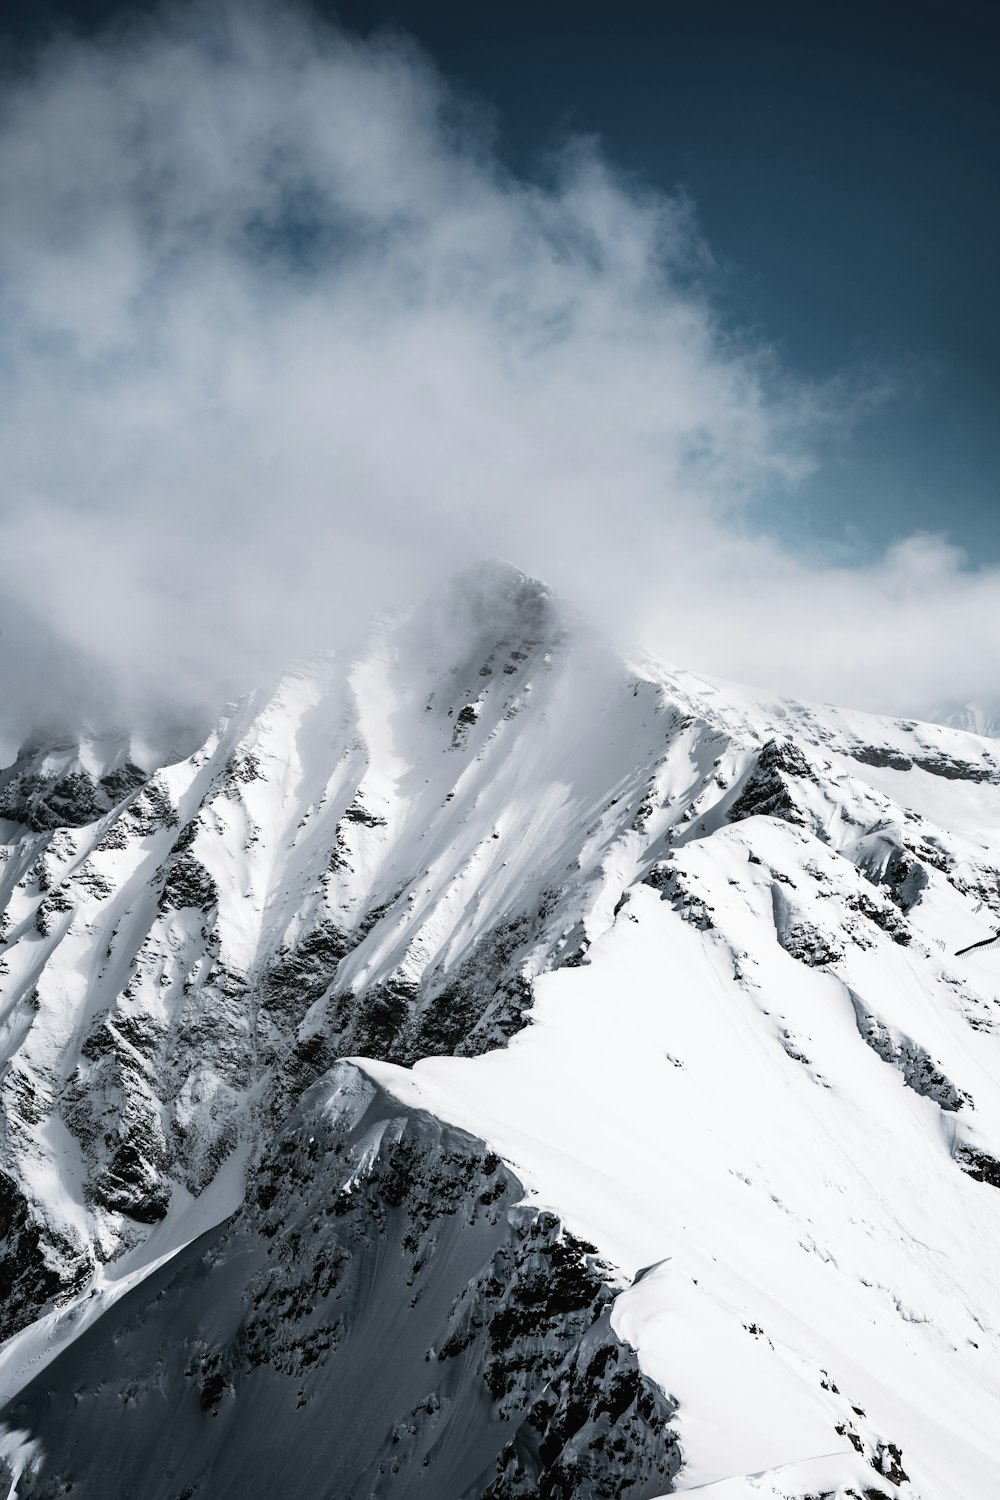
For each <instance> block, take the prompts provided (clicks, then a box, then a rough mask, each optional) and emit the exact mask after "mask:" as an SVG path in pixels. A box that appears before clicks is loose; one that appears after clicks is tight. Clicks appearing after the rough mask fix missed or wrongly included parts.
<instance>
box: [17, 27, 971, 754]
mask: <svg viewBox="0 0 1000 1500" xmlns="http://www.w3.org/2000/svg"><path fill="white" fill-rule="evenodd" d="M494 138H495V122H494V121H493V120H492V119H491V117H490V116H489V114H488V112H487V111H486V110H485V109H484V108H482V107H480V106H477V105H476V103H475V102H474V101H472V102H470V101H469V100H467V99H464V98H459V97H457V96H456V94H455V92H454V91H453V90H452V89H450V88H449V86H447V85H446V84H445V83H444V82H443V81H442V80H441V78H440V77H439V76H438V74H437V73H436V71H435V68H434V65H433V63H432V61H430V60H429V59H428V58H427V57H425V56H423V55H422V54H421V53H420V52H419V51H418V50H417V48H416V47H415V46H414V45H413V44H412V43H410V42H408V41H406V40H405V39H401V38H399V37H386V36H379V37H376V38H374V39H372V40H360V39H358V38H357V37H353V36H351V35H348V34H346V33H344V32H343V31H340V30H337V29H335V28H334V27H332V26H330V25H329V24H327V23H325V22H321V21H320V20H318V19H317V18H316V17H315V16H313V15H312V14H311V13H309V12H308V11H307V10H305V9H302V10H295V9H294V8H292V9H290V8H288V7H283V8H282V13H281V15H280V17H279V16H277V15H275V14H274V13H273V12H271V11H269V10H268V9H266V8H265V7H263V6H249V7H247V6H236V5H223V6H215V7H208V6H197V5H195V6H190V7H188V6H181V7H165V8H163V9H161V10H159V11H157V12H153V13H151V14H150V15H148V16H145V17H143V18H141V19H137V20H134V21H133V22H131V23H130V24H129V25H128V26H127V27H118V28H111V29H108V30H106V31H105V32H103V33H99V34H97V36H96V37H95V38H93V39H91V40H88V41H82V40H76V39H72V38H68V37H63V38H60V39H57V40H56V41H55V42H53V43H52V44H51V45H50V46H49V47H48V48H47V49H44V50H43V51H42V52H41V53H40V54H39V56H38V58H37V60H36V61H35V63H34V65H33V66H32V68H31V69H30V71H29V72H27V73H26V74H24V75H23V76H19V77H16V78H12V79H10V80H9V82H8V87H7V91H6V95H5V100H4V105H3V110H2V114H0V201H2V202H3V204H4V213H3V215H2V216H0V330H2V331H0V394H2V397H3V400H2V402H0V464H2V468H3V473H4V476H5V487H4V493H3V497H2V500H0V556H2V558H3V572H2V598H0V631H2V634H0V693H2V699H3V704H4V712H3V725H2V732H3V736H4V739H5V743H6V745H7V747H8V753H12V747H15V746H16V744H17V743H19V742H20V740H21V739H22V738H23V736H24V735H25V734H27V733H29V732H32V731H33V729H34V728H35V726H37V725H38V724H39V723H40V722H46V721H51V720H52V719H53V717H54V718H55V719H56V720H57V721H62V722H64V723H65V722H87V723H94V724H98V725H107V724H108V723H112V722H114V723H121V724H127V725H129V726H134V725H136V724H142V723H145V722H147V721H149V722H156V723H164V722H165V723H168V724H172V723H175V722H179V721H184V720H187V721H198V722H201V721H202V720H203V718H204V716H205V715H206V714H208V713H213V712H214V711H215V710H216V708H217V706H218V704H219V703H220V702H222V701H225V700H226V699H227V698H229V697H232V696H234V695H238V694H239V693H241V692H243V691H245V690H246V689H247V688H248V687H249V686H252V685H253V684H255V683H258V682H260V681H262V680H268V679H270V678H271V677H273V675H274V674H275V673H276V672H278V671H280V670H281V668H282V667H283V666H284V665H285V664H286V663H287V662H288V661H290V660H293V659H295V658H296V657H298V656H300V655H301V654H302V653H303V652H308V651H311V650H316V649H326V648H329V647H339V646H341V645H342V644H343V642H345V641H346V640H349V639H352V638H354V637H356V635H357V633H358V631H359V629H361V628H363V625H364V622H365V621H367V620H368V619H369V618H370V617H371V615H372V614H373V612H375V611H377V610H378V609H380V608H385V607H394V606H397V605H401V606H403V607H407V606H409V605H410V604H412V603H413V602H414V601H415V600H417V599H419V598H421V597H423V596H424V595H425V594H426V593H427V592H428V591H429V590H434V589H435V588H437V587H439V586H440V585H441V584H442V583H443V580H444V579H446V578H447V577H448V576H450V575H451V574H452V573H453V572H454V571H455V570H456V569H461V568H462V567H465V566H468V565H469V564H471V563H472V562H473V561H474V559H476V558H478V557H482V556H483V555H490V554H491V553H495V554H499V555H502V556H506V557H511V558H513V559H515V560H516V562H517V563H518V565H519V566H521V567H523V568H524V569H525V570H526V571H527V572H528V573H529V574H538V575H539V576H542V577H544V578H546V579H548V580H550V581H551V584H552V586H553V588H554V589H555V590H557V591H558V593H559V594H560V595H561V596H563V597H565V598H566V599H567V600H568V601H569V602H570V604H571V605H573V606H574V607H576V608H579V609H582V610H583V611H585V612H587V613H589V614H590V615H591V616H592V617H593V618H595V619H596V621H597V622H598V623H599V624H600V625H601V627H602V628H604V629H606V630H607V631H609V632H610V633H611V634H613V635H616V636H619V637H627V638H630V639H633V638H634V639H643V640H645V641H646V642H647V643H648V644H649V645H650V647H651V648H653V649H654V650H657V651H659V652H660V653H662V654H663V655H665V656H667V657H669V658H670V659H672V660H676V661H683V662H686V663H688V664H689V665H690V666H691V667H692V668H694V669H696V670H700V671H707V672H710V673H715V674H721V675H726V676H729V677H735V678H740V679H744V680H751V681H758V682H760V683H762V684H764V685H766V686H770V687H773V688H776V689H778V690H782V691H789V692H792V693H795V694H798V695H800V696H805V697H813V698H817V697H818V698H829V699H837V700H841V701H849V702H855V703H860V704H863V705H865V706H869V707H876V708H883V709H887V710H898V711H903V710H906V711H914V712H919V711H920V710H921V709H922V708H924V707H926V705H928V704H929V703H933V702H934V701H936V700H937V699H940V698H942V697H944V696H949V697H952V696H956V694H957V695H958V696H959V697H960V698H962V699H965V698H972V697H974V696H975V695H976V694H983V693H986V692H988V691H989V688H990V685H991V683H992V682H993V677H994V671H995V668H994V663H995V660H996V645H997V628H998V627H997V624H996V622H997V620H998V619H1000V612H998V610H997V608H996V605H997V602H998V593H1000V584H998V578H997V574H996V571H995V570H974V569H973V568H971V567H970V565H969V563H968V561H967V560H966V559H965V558H964V557H963V556H962V554H961V553H960V552H959V551H958V550H957V549H956V548H954V547H953V546H951V544H949V543H948V542H947V540H946V539H945V538H934V537H923V538H919V537H918V538H909V539H905V540H904V541H902V542H901V543H900V544H899V545H898V546H897V547H895V548H893V549H891V550H890V552H889V553H888V554H887V555H886V557H885V558H884V559H882V560H880V561H876V562H874V563H866V564H865V565H863V566H861V565H858V566H853V565H850V564H845V563H844V562H843V560H841V561H839V562H837V563H834V562H832V561H831V560H829V559H824V558H822V557H819V558H816V557H814V558H811V559H804V558H803V557H802V556H801V555H799V554H798V553H796V552H795V551H793V550H790V548H789V546H788V545H786V544H781V543H779V542H777V541H776V540H775V539H774V538H773V537H769V536H768V535H766V534H764V533H762V532H761V531H759V529H754V527H753V525H752V524H751V516H752V514H756V513H757V512H756V511H752V510H751V508H750V505H751V502H756V501H758V500H759V499H760V497H761V496H762V495H764V496H766V495H767V494H768V493H772V492H773V491H774V490H775V489H776V488H779V489H785V488H787V487H788V486H794V485H795V483H796V481H797V479H798V478H800V477H801V476H802V475H803V474H805V473H806V472H807V471H808V469H809V466H810V463H811V462H812V460H811V458H810V444H811V440H812V438H813V436H814V435H815V434H816V433H817V432H818V431H820V430H822V431H823V432H824V433H825V434H827V435H829V433H830V431H831V430H840V429H843V431H844V432H845V434H846V432H847V431H848V429H849V427H850V425H851V423H852V422H854V421H855V420H856V419H857V417H858V415H859V413H861V412H863V411H864V410H865V409H867V407H868V406H870V404H871V402H870V397H871V395H872V393H871V392H870V391H866V390H864V389H862V388H860V387H859V386H858V385H857V382H855V381H852V379H851V378H849V377H848V376H847V375H845V377H844V378H843V379H842V380H840V381H839V382H836V383H835V384H834V386H833V387H831V388H830V389H828V390H825V391H821V390H817V389H816V388H815V387H814V386H813V385H811V384H809V383H808V382H806V381H803V380H798V379H795V378H793V377H792V376H791V375H790V374H789V373H788V372H786V371H783V370H782V368H781V366H780V363H779V361H778V359H777V357H776V356H775V354H774V351H773V350H771V349H770V348H769V347H768V346H767V344H766V342H764V341H763V340H761V339H759V338H758V339H754V338H752V337H750V336H745V337H743V338H738V337H736V336H734V334H733V333H732V331H731V330H730V329H728V328H726V327H724V326H723V324H722V323H721V321H720V319H719V317H718V315H717V313H716V311H715V308H714V305H713V300H712V275H713V272H712V262H711V257H710V255H709V253H708V251H707V250H706V247H705V245H704V242H703V239H702V236H701V233H700V230H699V227H698V224H697V219H696V216H695V213H694V210H693V207H692V205H691V203H690V202H689V200H688V199H687V198H686V197H685V196H684V195H683V194H677V195H675V196H665V195H663V194H658V193H655V192H653V191H652V190H651V189H649V188H647V187H645V186H644V185H643V184H642V183H640V182H637V181H635V180H634V179H633V178H631V177H628V176H626V175H625V174H623V173H620V172H618V171H617V170H616V169H615V167H614V165H613V164H612V163H611V162H609V161H608V159H607V158H606V156H605V155H604V154H603V153H602V150H601V147H600V144H599V143H596V142H594V141H591V140H569V141H565V140H564V141H561V142H557V143H556V144H555V145H554V147H553V150H552V152H551V154H550V156H549V158H548V159H547V160H546V161H545V162H544V163H540V164H539V165H538V169H537V171H536V172H535V174H534V175H532V176H530V177H529V176H518V175H516V174H515V173H513V172H512V171H511V170H510V169H509V168H508V167H507V166H505V165H504V163H503V162H502V160H501V158H500V157H499V155H498V154H497V153H496V151H495V149H494V145H493V141H494ZM956 639H962V641H963V652H962V657H961V661H960V662H956V660H955V653H954V650H953V646H952V643H953V642H954V641H955V640H956ZM956 676H957V677H958V678H959V679H960V680H959V681H958V682H956V680H955V679H956Z"/></svg>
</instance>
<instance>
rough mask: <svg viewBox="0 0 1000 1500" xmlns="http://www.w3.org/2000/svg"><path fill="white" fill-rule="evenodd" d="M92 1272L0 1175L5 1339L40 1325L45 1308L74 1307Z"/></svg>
mask: <svg viewBox="0 0 1000 1500" xmlns="http://www.w3.org/2000/svg"><path fill="white" fill-rule="evenodd" d="M90 1270H91V1265H90V1261H89V1260H88V1259H87V1258H86V1257H85V1256H82V1255H80V1254H79V1253H78V1252H77V1251H76V1250H74V1248H73V1246H71V1245H69V1244H68V1243H67V1242H65V1241H63V1240H61V1239H58V1238H57V1237H56V1236H54V1235H53V1234H52V1231H51V1230H50V1229H48V1228H47V1227H44V1226H43V1225H41V1224H40V1223H39V1222H38V1221H37V1220H36V1219H35V1217H34V1215H33V1213H32V1210H31V1205H30V1204H29V1202H28V1200H27V1198H26V1197H25V1195H24V1193H23V1192H22V1191H21V1189H20V1188H19V1187H18V1185H17V1183H16V1182H14V1181H13V1179H12V1178H10V1177H9V1176H8V1175H7V1174H6V1173H5V1172H0V1307H2V1308H3V1325H2V1329H3V1337H4V1338H9V1337H10V1335H11V1334H12V1333H17V1331H18V1330H19V1329H21V1328H25V1327H27V1325H28V1324H29V1323H32V1322H34V1319H35V1318H36V1316H37V1308H38V1307H39V1305H43V1306H44V1305H45V1304H46V1303H48V1302H52V1303H55V1304H56V1305H58V1304H59V1303H62V1302H68V1301H69V1300H70V1299H71V1298H72V1297H74V1296H75V1295H76V1294H77V1292H79V1291H80V1290H81V1288H82V1287H83V1286H84V1284H85V1283H86V1281H87V1278H88V1276H89V1275H90Z"/></svg>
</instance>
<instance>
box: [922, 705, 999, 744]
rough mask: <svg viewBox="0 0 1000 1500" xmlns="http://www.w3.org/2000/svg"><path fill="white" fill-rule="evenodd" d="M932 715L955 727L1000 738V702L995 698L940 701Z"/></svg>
mask: <svg viewBox="0 0 1000 1500" xmlns="http://www.w3.org/2000/svg"><path fill="white" fill-rule="evenodd" d="M930 717H931V718H932V719H934V720H935V721H936V722H937V723H939V724H948V725H950V726H951V727H952V728H953V729H968V730H971V732H972V733H973V734H985V735H988V736H989V738H990V739H994V740H996V739H1000V702H998V701H997V700H996V699H995V698H986V699H983V698H980V699H974V700H972V702H970V703H940V704H938V705H937V707H936V708H935V709H934V711H933V712H932V713H931V715H930Z"/></svg>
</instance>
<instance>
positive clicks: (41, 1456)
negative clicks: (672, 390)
mask: <svg viewBox="0 0 1000 1500" xmlns="http://www.w3.org/2000/svg"><path fill="white" fill-rule="evenodd" d="M0 841H2V842H0V911H2V916H0V1049H2V1051H0V1059H2V1071H0V1333H2V1334H3V1336H4V1339H5V1342H4V1343H3V1345H2V1346H0V1399H2V1401H3V1402H4V1403H5V1404H4V1406H3V1409H2V1412H0V1423H2V1429H0V1480H2V1481H3V1483H4V1484H5V1485H6V1487H7V1489H8V1490H9V1493H10V1495H11V1497H12V1500H13V1497H17V1500H27V1497H39V1500H40V1497H50V1496H56V1495H63V1494H71V1495H74V1496H78V1497H81V1500H91V1497H92V1500H135V1497H137V1496H142V1497H143V1500H237V1497H257V1496H260V1497H264V1496H271V1495H275V1494H280V1495H282V1496H283V1497H287V1500H299V1497H301V1500H368V1497H376V1496H378V1497H391V1500H396V1497H399V1500H402V1497H406V1500H421V1497H426V1500H488V1497H489V1500H515V1497H517V1500H528V1497H542V1500H570V1497H580V1500H589V1497H594V1500H605V1497H607V1500H654V1497H658V1496H662V1495H665V1494H668V1493H672V1492H674V1491H675V1490H684V1489H693V1490H694V1489H696V1490H697V1491H698V1493H699V1495H705V1496H707V1497H710V1500H741V1497H751V1496H752V1497H755V1500H756V1497H766V1496H772V1497H787V1500H801V1497H805V1496H819V1495H823V1496H837V1497H840V1496H844V1497H846V1496H851V1495H853V1496H857V1497H862V1496H863V1497H866V1500H878V1497H891V1500H895V1497H897V1496H900V1497H913V1500H919V1497H923V1500H979V1497H980V1496H982V1497H983V1500H987V1497H992V1496H994V1495H995V1494H996V1493H997V1490H998V1487H1000V1440H998V1439H997V1437H996V1435H995V1427H996V1422H995V1412H996V1401H997V1397H998V1395H1000V1278H998V1276H997V1273H996V1271H995V1269H994V1258H993V1256H992V1254H991V1248H990V1247H991V1246H992V1245H994V1244H995V1243H996V1242H997V1239H998V1237H1000V1193H998V1192H997V1188H998V1187H1000V1082H998V1080H1000V1048H998V1040H997V1030H998V1026H1000V1000H998V993H1000V988H998V986H1000V953H998V952H997V951H995V950H993V949H990V948H977V949H973V950H972V951H969V952H968V953H965V954H962V955H960V956H956V955H957V954H958V951H959V950H960V949H963V948H968V947H969V946H970V945H974V944H977V943H979V942H980V941H981V940H983V939H987V938H989V937H990V936H991V935H992V934H993V933H994V932H995V931H996V930H997V929H998V928H1000V745H997V744H994V743H992V742H991V741H989V740H987V739H983V738H979V737H977V736H975V735H973V734H971V733H967V732H964V731H962V730H959V729H956V728H952V727H947V726H941V725H930V724H922V723H917V722H914V721H894V720H888V719H878V718H874V717H872V716H868V715H864V714H860V713H852V712H847V711H840V710H836V709H831V708H818V707H809V706H806V705H802V704H798V703H794V702H790V701H788V700H771V699H768V698H767V697H766V696H764V695H760V694H753V693H750V692H748V691H746V690H743V689H738V688H735V687H731V686H728V685H725V684H722V683H715V682H708V681H706V680H704V679H701V678H698V677H696V676H694V675H692V674H690V673H686V672H684V671H678V670H673V669H669V668H667V667H665V666H663V665H662V664H660V663H659V662H657V661H655V660H653V659H651V658H648V657H645V656H642V655H640V656H637V657H636V658H635V659H625V658H623V657H622V656H621V655H620V654H619V653H617V652H616V651H614V650H613V649H612V648H611V647H610V646H608V645H607V644H605V643H603V642H602V641H600V640H598V639H597V638H595V637H594V635H593V634H592V633H591V632H590V631H589V630H587V629H586V628H585V627H583V626H582V625H580V624H579V623H578V622H576V621H574V620H573V619H572V618H570V617H569V616H568V615H567V614H566V612H565V611H564V610H563V609H562V608H561V607H560V605H559V603H558V601H556V600H555V599H554V598H553V597H552V596H551V594H550V592H549V591H548V590H547V589H546V588H545V587H544V586H543V585H541V584H539V583H537V582H536V581H534V580H531V579H529V578H526V577H525V576H523V575H522V574H519V573H517V572H516V570H514V569H511V568H509V567H507V566H506V565H502V564H486V565H483V566H482V567H479V568H477V569H474V570H471V571H470V572H469V573H467V574H464V575H462V576H461V577H460V578H458V579H457V580H455V581H454V583H453V584H452V585H451V586H450V587H449V588H448V589H447V590H445V591H444V592H443V593H442V594H441V595H440V596H439V597H437V598H435V599H434V600H432V601H430V602H429V603H428V604H427V605H426V606H425V607H424V608H422V609H421V610H419V611H416V612H414V613H412V614H409V615H406V616H396V617H392V618H390V619H386V620H384V621H382V622H381V623H380V624H379V625H378V626H377V627H375V628H374V629H373V630H372V632H371V635H370V637H369V638H368V640H367V642H366V644H365V646H364V648H363V649H362V650H360V651H358V652H357V653H354V654H352V656H351V657H350V659H345V660H342V659H340V658H339V657H337V656H334V655H330V656H324V657H321V658H317V659H316V660H314V661H310V662H305V663H302V664H300V665H298V666H297V667H296V668H295V669H293V670H291V671H289V672H288V673H287V674H286V675H285V677H284V678H283V679H282V680H281V681H280V682H279V683H277V684H276V685H274V686H272V687H271V688H269V689H262V690H261V691H259V692H258V693H255V694H252V695H250V696H249V697H248V698H246V699H245V700H243V701H241V702H240V703H238V704H236V705H233V706H230V707H229V708H228V709H227V710H226V711H225V713H224V714H223V715H222V717H221V718H220V719H219V721H218V723H217V724H216V725H215V727H214V728H213V729H212V731H211V733H210V734H209V735H208V736H207V738H206V739H205V740H204V742H203V743H202V744H200V745H199V746H198V748H197V749H195V750H194V752H193V753H192V754H190V755H187V756H186V757H184V758H182V759H170V760H168V761H166V762H164V763H159V761H155V762H154V763H150V760H149V757H148V755H147V754H146V753H145V752H143V751H142V750H141V749H139V748H138V746H137V744H134V743H133V742H132V741H131V740H130V739H129V737H128V736H127V735H122V736H107V735H105V736H103V737H85V736H84V737H80V736H74V737H72V738H67V739H64V740H61V741H57V740H54V739H48V740H46V741H45V742H42V743H36V744H31V745H28V746H26V747H25V748H24V749H23V750H22V752H21V754H20V755H19V756H18V759H17V760H16V762H15V763H14V764H13V765H12V766H10V767H9V768H8V769H7V770H6V771H3V772H0ZM741 1486H742V1487H741Z"/></svg>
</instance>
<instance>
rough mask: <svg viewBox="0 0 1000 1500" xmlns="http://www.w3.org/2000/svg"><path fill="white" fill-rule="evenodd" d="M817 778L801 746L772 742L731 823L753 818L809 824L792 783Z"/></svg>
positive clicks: (746, 784)
mask: <svg viewBox="0 0 1000 1500" xmlns="http://www.w3.org/2000/svg"><path fill="white" fill-rule="evenodd" d="M814 779H815V778H814V776H813V771H812V767H811V766H810V765H809V762H808V761H807V760H806V758H805V756H804V755H803V754H802V751H801V750H800V749H799V748H798V746H796V745H793V744H792V743H791V741H787V740H786V741H781V740H768V742H767V744H766V745H765V746H764V747H763V749H762V750H761V751H760V753H759V755H758V756H757V760H756V764H755V765H754V768H753V770H752V771H751V772H750V774H749V776H748V777H747V779H746V781H745V782H744V784H743V789H742V791H741V792H740V795H739V796H738V797H737V799H736V801H735V802H734V803H733V804H732V806H731V807H730V809H729V812H728V818H729V821H730V823H739V822H741V821H742V819H744V818H752V817H765V818H781V819H782V820H783V821H784V822H786V823H795V824H803V823H805V821H806V817H805V814H804V813H803V811H802V809H801V808H800V807H799V805H798V803H797V802H796V800H795V795H794V792H793V787H792V784H793V783H794V781H795V780H814Z"/></svg>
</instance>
